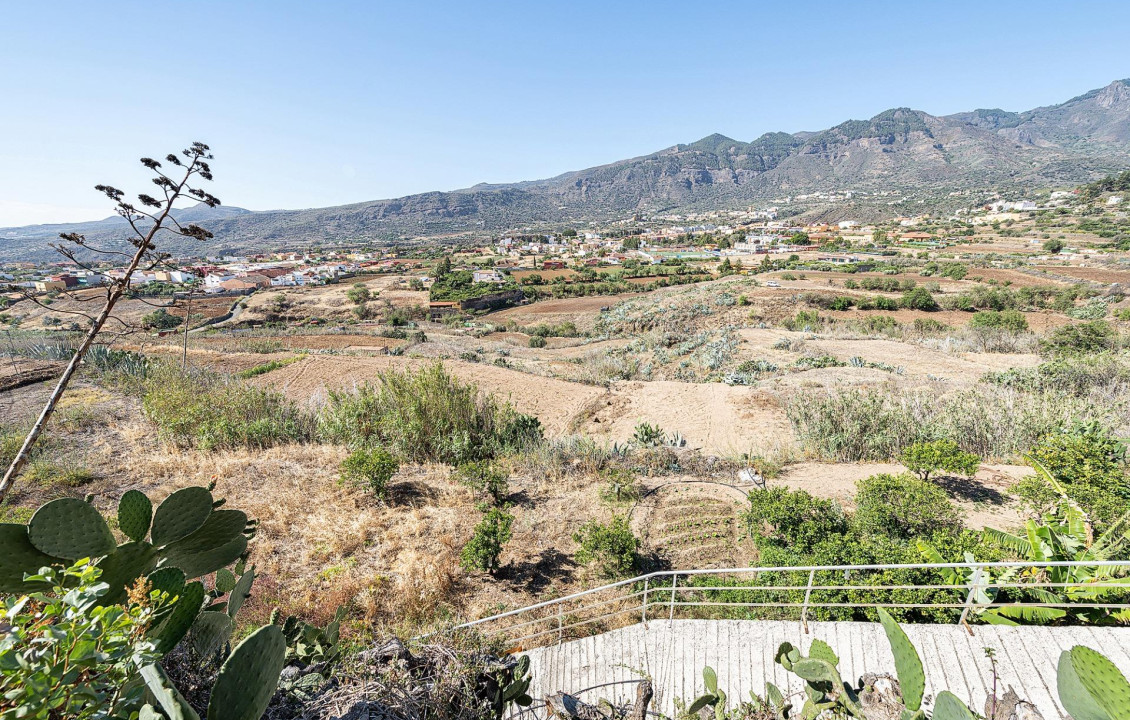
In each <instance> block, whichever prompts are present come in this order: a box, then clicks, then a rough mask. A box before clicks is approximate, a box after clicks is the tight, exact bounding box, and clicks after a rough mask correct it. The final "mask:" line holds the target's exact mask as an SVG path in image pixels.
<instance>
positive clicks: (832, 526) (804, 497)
mask: <svg viewBox="0 0 1130 720" xmlns="http://www.w3.org/2000/svg"><path fill="white" fill-rule="evenodd" d="M745 521H746V523H747V524H748V526H749V528H750V534H751V535H752V537H753V538H754V540H755V541H758V545H759V546H761V545H763V544H766V543H768V544H772V545H776V546H777V547H781V548H788V549H790V550H792V551H795V552H798V553H807V552H811V551H812V549H813V548H814V547H815V546H816V545H817V544H819V543H820V542H821V541H823V540H824V539H825V538H827V537H829V536H833V535H842V534H844V533H845V532H847V529H848V524H847V516H846V515H845V514H844V511H843V509H842V508H841V507H840V506H839V505H837V504H836V503H835V502H834V501H832V500H824V499H822V498H816V497H813V496H812V495H810V494H808V493H806V492H804V491H803V490H802V491H799V492H792V491H790V490H787V489H785V488H779V487H778V488H770V489H768V490H754V491H753V492H751V493H750V494H749V510H748V511H746V513H745Z"/></svg>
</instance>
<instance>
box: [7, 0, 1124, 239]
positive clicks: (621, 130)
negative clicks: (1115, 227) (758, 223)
mask: <svg viewBox="0 0 1130 720" xmlns="http://www.w3.org/2000/svg"><path fill="white" fill-rule="evenodd" d="M0 6H2V8H3V11H2V13H0V14H2V16H3V21H2V22H0V226H5V225H17V224H25V223H37V222H50V221H73V220H80V219H93V218H99V217H104V216H106V215H107V214H109V213H108V210H109V208H108V207H107V205H106V204H105V202H104V201H103V200H101V199H100V196H99V195H97V194H96V193H95V192H94V191H93V190H92V189H91V187H92V186H93V185H94V184H96V183H99V182H108V183H111V184H115V185H118V186H120V187H123V188H124V189H127V190H130V189H133V190H134V191H135V192H136V191H138V190H141V189H142V187H141V186H140V185H139V183H141V182H143V181H144V176H143V175H142V174H141V173H140V172H139V171H138V170H137V169H135V166H136V158H138V157H140V156H142V155H155V156H161V155H164V154H166V153H167V152H168V151H169V150H172V149H177V148H180V147H183V146H184V145H185V144H186V143H187V142H189V141H192V140H196V139H200V140H203V141H205V142H207V143H209V144H210V145H212V147H213V149H214V151H215V153H216V161H215V163H214V168H215V171H216V178H217V181H216V182H215V183H214V185H213V190H214V192H215V194H217V195H218V196H219V197H221V198H222V199H223V200H224V202H225V203H227V204H231V205H239V206H242V207H247V208H251V209H255V210H264V209H271V208H284V207H285V208H299V207H317V206H325V205H336V204H342V203H347V202H357V201H362V200H372V199H377V198H385V197H396V196H400V195H406V194H410V193H414V192H421V191H425V190H447V189H454V188H460V187H467V186H469V185H473V184H475V183H478V182H511V181H518V180H529V179H536V178H542V177H549V176H552V175H555V174H558V173H560V172H564V171H566V170H574V169H579V168H584V167H588V166H591V165H597V164H601V163H605V162H611V161H613V160H618V159H621V158H625V157H631V156H634V155H641V154H646V153H649V152H653V151H655V150H659V149H661V148H664V147H668V146H670V145H673V144H675V143H677V142H691V141H694V140H696V139H698V138H700V137H703V136H705V135H708V134H710V133H713V132H721V133H723V134H726V135H729V136H731V137H734V138H737V139H741V140H750V139H753V138H755V137H757V136H758V135H760V134H761V133H763V132H767V131H771V130H785V131H790V132H792V131H797V130H817V129H822V128H825V127H828V126H830V125H833V124H836V123H838V122H841V121H843V120H845V119H848V118H867V117H870V116H872V115H874V114H876V113H878V112H880V111H882V110H884V109H886V108H889V107H895V106H902V105H906V106H910V107H914V108H916V109H921V110H925V111H927V112H931V113H934V114H945V113H951V112H957V111H961V110H968V109H973V108H976V107H1003V108H1004V109H1007V110H1024V109H1028V108H1031V107H1034V106H1038V105H1046V104H1053V103H1056V102H1061V101H1063V100H1066V99H1068V98H1070V97H1072V96H1074V95H1078V94H1080V93H1082V92H1085V91H1086V90H1089V89H1092V88H1096V87H1101V86H1103V85H1106V84H1107V83H1109V82H1110V81H1112V80H1114V79H1117V78H1125V77H1130V52H1127V50H1126V38H1127V36H1128V33H1130V3H1126V2H1124V1H1121V2H1062V1H1060V2H1055V3H1052V2H1046V3H1045V2H1023V3H1020V2H1015V3H1013V2H996V3H994V2H977V3H972V2H950V3H920V2H914V1H913V0H904V1H903V2H899V3H894V2H891V3H886V2H873V3H858V2H857V3H845V2H803V1H798V2H791V3H761V2H744V3H739V2H733V3H726V2H709V1H700V2H678V3H676V2H662V1H660V0H651V1H649V2H616V1H615V0H604V1H603V2H588V1H587V0H577V1H575V2H569V3H556V2H528V1H527V2H513V3H508V2H467V1H466V0H463V1H461V2H437V3H428V2H403V3H401V2H379V1H373V2H362V1H357V2H332V1H327V2H309V1H307V2H286V1H285V0H276V1H275V2H257V3H256V2H207V1H198V2H193V3H176V2H167V1H163V0H161V1H154V0H147V1H146V2H137V3H131V2H104V3H91V2H81V3H79V2H67V1H65V0H59V1H57V2H36V3H33V2H15V0H0ZM131 183H132V184H131Z"/></svg>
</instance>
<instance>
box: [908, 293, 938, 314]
mask: <svg viewBox="0 0 1130 720" xmlns="http://www.w3.org/2000/svg"><path fill="white" fill-rule="evenodd" d="M899 305H901V306H902V307H904V308H907V309H909V310H930V311H932V310H937V309H938V303H937V302H936V301H935V300H934V296H933V295H931V294H930V291H929V290H927V289H926V288H924V287H916V288H911V289H909V290H907V291H905V292H904V293H903V294H902V298H901V299H900V300H899Z"/></svg>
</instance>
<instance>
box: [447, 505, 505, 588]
mask: <svg viewBox="0 0 1130 720" xmlns="http://www.w3.org/2000/svg"><path fill="white" fill-rule="evenodd" d="M513 524H514V516H513V515H511V514H510V513H508V512H507V511H506V510H505V509H504V508H498V507H492V508H490V509H489V510H487V511H486V513H485V514H484V515H483V519H482V520H480V521H479V524H478V525H476V526H475V533H474V535H472V536H471V540H470V542H468V543H467V544H466V545H464V546H463V551H462V552H461V553H460V556H459V557H460V561H461V563H462V565H463V569H464V570H467V571H468V572H472V571H474V570H481V571H483V572H489V573H490V574H491V575H494V574H495V573H496V572H497V571H498V567H499V566H498V561H499V558H500V557H501V556H502V547H503V546H504V545H506V543H508V542H509V541H510V538H511V536H512V535H513V531H512V530H511V526H513Z"/></svg>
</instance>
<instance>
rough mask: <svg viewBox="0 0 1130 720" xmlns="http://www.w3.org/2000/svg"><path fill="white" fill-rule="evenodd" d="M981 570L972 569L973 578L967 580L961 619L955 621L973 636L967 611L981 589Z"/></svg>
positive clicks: (977, 568) (971, 606) (971, 607)
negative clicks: (967, 592)
mask: <svg viewBox="0 0 1130 720" xmlns="http://www.w3.org/2000/svg"><path fill="white" fill-rule="evenodd" d="M981 577H982V573H981V568H979V567H975V568H973V576H972V577H970V578H969V594H968V595H966V596H965V607H963V608H962V609H961V617H960V618H958V619H957V622H958V624H959V625H964V626H965V629H966V630H968V631H969V634H970V635H972V634H973V628H971V627H970V626H969V622H968V618H969V611H970V610H972V609H973V599H974V598H975V597H976V596H977V591H978V590H979V589H980V588H981Z"/></svg>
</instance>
